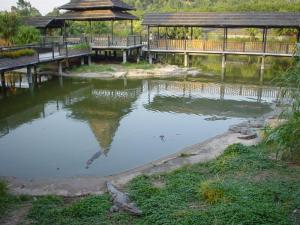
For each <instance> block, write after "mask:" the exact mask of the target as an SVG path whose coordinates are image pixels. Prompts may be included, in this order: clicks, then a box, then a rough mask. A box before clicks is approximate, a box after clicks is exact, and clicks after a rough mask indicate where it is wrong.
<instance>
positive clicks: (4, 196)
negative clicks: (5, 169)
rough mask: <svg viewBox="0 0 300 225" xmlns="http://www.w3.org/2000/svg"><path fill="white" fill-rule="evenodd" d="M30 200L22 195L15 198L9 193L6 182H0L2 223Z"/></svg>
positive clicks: (0, 215) (0, 217) (0, 216)
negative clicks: (8, 215) (10, 213)
mask: <svg viewBox="0 0 300 225" xmlns="http://www.w3.org/2000/svg"><path fill="white" fill-rule="evenodd" d="M29 200H30V197H28V196H24V195H20V196H15V195H11V194H9V193H8V188H7V185H6V183H5V182H3V181H0V221H1V219H2V218H3V217H5V216H6V215H7V214H8V213H9V212H10V211H11V210H13V209H15V208H17V207H18V206H19V205H20V204H22V203H24V202H27V201H29Z"/></svg>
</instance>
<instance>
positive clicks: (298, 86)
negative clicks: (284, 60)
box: [266, 44, 300, 162]
mask: <svg viewBox="0 0 300 225" xmlns="http://www.w3.org/2000/svg"><path fill="white" fill-rule="evenodd" d="M277 84H279V85H280V86H281V87H283V88H284V90H285V91H283V92H282V93H283V94H282V97H289V98H290V103H289V104H286V105H285V109H284V111H283V113H282V115H281V118H282V119H285V120H286V122H285V123H284V124H282V125H280V126H279V127H277V128H275V129H273V130H271V131H270V132H269V133H268V135H267V139H266V141H267V143H271V144H272V145H273V146H274V147H275V149H276V153H277V156H278V155H281V156H282V158H283V159H286V160H293V161H295V162H300V44H298V48H297V51H296V54H295V57H294V62H293V65H292V67H291V68H290V69H288V71H287V72H286V73H284V74H282V75H281V76H280V77H279V78H278V79H277Z"/></svg>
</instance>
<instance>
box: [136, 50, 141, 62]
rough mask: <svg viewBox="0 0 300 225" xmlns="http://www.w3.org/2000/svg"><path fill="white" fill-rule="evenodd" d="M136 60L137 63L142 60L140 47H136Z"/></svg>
mask: <svg viewBox="0 0 300 225" xmlns="http://www.w3.org/2000/svg"><path fill="white" fill-rule="evenodd" d="M136 62H137V63H139V62H140V49H139V48H137V49H136Z"/></svg>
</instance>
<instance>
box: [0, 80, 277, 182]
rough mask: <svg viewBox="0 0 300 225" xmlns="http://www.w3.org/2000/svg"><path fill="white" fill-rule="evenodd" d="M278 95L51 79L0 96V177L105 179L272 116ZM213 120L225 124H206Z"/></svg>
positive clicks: (247, 88)
mask: <svg viewBox="0 0 300 225" xmlns="http://www.w3.org/2000/svg"><path fill="white" fill-rule="evenodd" d="M278 91H279V90H278V89H277V88H272V87H268V86H254V85H245V84H231V83H222V84H221V83H218V82H213V81H209V82H207V81H206V82H203V81H201V79H196V78H195V77H194V78H186V79H185V80H183V79H168V80H160V79H155V80H98V79H89V80H85V79H75V78H72V79H71V78H64V79H63V80H62V79H58V78H54V79H50V80H48V81H45V82H43V83H41V84H40V85H39V86H38V87H36V88H35V89H34V90H30V89H28V88H16V89H15V90H14V92H13V93H10V94H8V95H7V96H6V97H2V98H0V106H1V108H0V176H13V177H20V178H29V179H37V178H62V177H78V176H104V175H111V174H115V173H118V172H122V171H125V170H128V169H131V168H135V167H137V166H140V165H143V164H145V163H148V162H151V161H153V160H157V159H159V158H162V157H164V156H167V155H169V154H172V153H176V152H177V151H179V150H181V149H182V148H184V147H186V146H189V145H192V144H195V143H199V142H201V141H203V140H205V139H208V138H211V137H213V136H216V135H218V134H221V133H223V132H225V131H227V129H228V127H229V126H230V125H232V124H236V123H238V122H240V121H243V120H245V119H249V118H255V117H259V116H261V115H262V114H264V113H267V112H270V111H271V103H272V102H273V101H274V100H275V99H276V96H277V95H278ZM212 116H222V117H227V118H228V119H227V120H218V121H209V120H206V119H207V118H210V117H212Z"/></svg>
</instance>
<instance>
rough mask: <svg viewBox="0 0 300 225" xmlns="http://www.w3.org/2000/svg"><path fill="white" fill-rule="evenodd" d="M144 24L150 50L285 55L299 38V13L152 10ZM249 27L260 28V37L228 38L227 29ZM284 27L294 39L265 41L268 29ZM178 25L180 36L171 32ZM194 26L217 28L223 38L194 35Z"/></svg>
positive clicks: (290, 52) (195, 29)
mask: <svg viewBox="0 0 300 225" xmlns="http://www.w3.org/2000/svg"><path fill="white" fill-rule="evenodd" d="M143 25H145V26H147V31H148V50H150V51H151V50H167V51H193V50H194V51H204V52H205V51H207V52H209V51H211V52H213V51H215V52H218V53H219V52H221V53H222V52H226V51H227V52H249V53H253V54H254V53H262V54H266V53H270V54H273V55H276V54H278V55H280V54H281V55H286V56H288V55H290V54H292V53H293V51H294V48H295V42H296V41H297V42H299V39H300V13H277V12H276V13H257V12H249V13H194V12H185V13H151V14H147V15H146V16H145V18H144V21H143ZM250 28H256V29H257V30H261V37H262V38H261V40H256V41H252V42H249V41H248V42H246V41H231V40H228V33H229V31H230V30H237V29H250ZM285 28H288V29H295V31H296V32H297V37H295V41H294V42H293V43H276V42H274V41H268V32H269V33H270V31H271V30H272V29H285ZM178 29H182V30H183V31H182V36H181V37H176V36H175V35H174V30H175V31H176V30H178ZM197 29H198V30H199V29H202V30H208V29H210V30H216V29H219V30H221V31H222V33H223V35H222V37H221V38H222V40H207V38H203V37H200V38H199V37H196V35H195V33H196V32H197ZM201 41H203V42H201Z"/></svg>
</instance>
